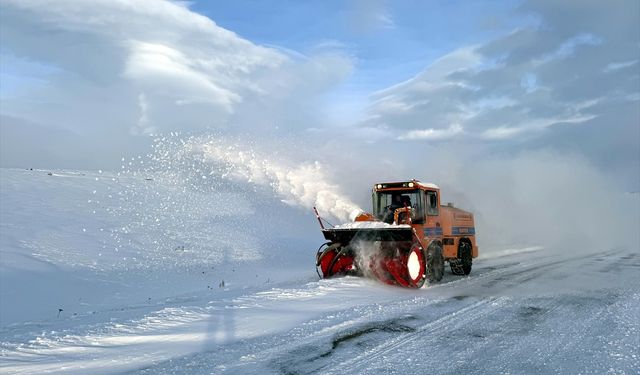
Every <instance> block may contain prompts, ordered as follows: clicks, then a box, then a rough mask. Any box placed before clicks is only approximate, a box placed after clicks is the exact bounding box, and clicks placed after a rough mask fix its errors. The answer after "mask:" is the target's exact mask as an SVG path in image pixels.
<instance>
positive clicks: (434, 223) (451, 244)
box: [372, 180, 478, 275]
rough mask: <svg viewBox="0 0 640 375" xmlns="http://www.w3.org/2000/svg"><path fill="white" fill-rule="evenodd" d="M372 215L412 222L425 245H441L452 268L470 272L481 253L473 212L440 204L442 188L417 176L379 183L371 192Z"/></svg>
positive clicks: (394, 222) (389, 220)
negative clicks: (400, 180)
mask: <svg viewBox="0 0 640 375" xmlns="http://www.w3.org/2000/svg"><path fill="white" fill-rule="evenodd" d="M372 203H373V216H374V218H375V219H376V220H380V221H383V222H386V223H387V224H392V225H403V224H408V225H411V226H412V227H413V229H414V231H415V233H416V234H417V235H418V238H419V239H420V242H421V243H422V246H423V248H425V249H426V248H428V247H429V246H431V245H432V244H436V245H438V246H440V247H441V248H442V255H443V258H444V260H445V261H447V262H449V264H450V266H451V269H452V272H453V273H455V274H464V275H468V274H469V273H470V272H471V264H472V258H476V257H477V256H478V246H477V245H476V238H475V237H476V236H475V223H474V217H473V214H472V213H470V212H467V211H464V210H461V209H459V208H456V207H454V206H453V204H447V205H444V206H443V205H441V203H440V188H439V187H438V186H437V185H435V184H431V183H422V182H420V181H417V180H411V181H404V182H386V183H378V184H375V185H374V186H373V192H372Z"/></svg>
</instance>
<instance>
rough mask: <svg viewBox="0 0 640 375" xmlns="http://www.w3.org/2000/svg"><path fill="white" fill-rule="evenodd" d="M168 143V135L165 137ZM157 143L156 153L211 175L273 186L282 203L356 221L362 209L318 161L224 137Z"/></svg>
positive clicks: (258, 185)
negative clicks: (295, 159)
mask: <svg viewBox="0 0 640 375" xmlns="http://www.w3.org/2000/svg"><path fill="white" fill-rule="evenodd" d="M164 140H165V142H166V140H167V139H166V138H164ZM161 143H162V142H160V143H157V147H156V155H157V156H158V157H161V158H167V157H174V156H175V154H174V153H176V152H177V155H178V156H177V157H178V158H180V159H184V158H186V160H189V161H192V162H194V163H201V164H202V165H203V166H202V167H203V168H206V170H207V174H208V175H209V178H213V179H215V178H223V179H227V180H230V181H233V182H237V183H247V184H250V185H253V186H257V187H269V188H270V189H271V190H272V191H273V192H274V193H276V194H277V195H278V197H279V198H280V199H281V200H282V202H284V203H286V204H288V205H291V206H298V207H302V208H306V209H311V208H312V207H314V206H315V207H317V208H318V211H319V212H320V213H321V214H329V215H331V216H332V217H334V218H336V219H338V220H341V221H353V219H354V218H355V216H357V215H358V214H359V213H360V212H362V209H361V208H360V207H359V206H358V205H357V204H355V203H353V202H352V201H351V200H349V199H348V198H347V197H346V196H345V195H344V194H343V193H342V192H341V191H340V188H339V186H338V185H336V184H334V183H332V182H331V176H330V175H329V173H328V171H327V170H326V168H325V167H324V166H323V164H322V163H320V162H318V161H313V162H302V163H294V162H291V161H290V160H287V159H286V157H283V156H281V155H279V154H278V153H277V152H275V153H267V152H266V151H259V150H258V149H257V148H256V146H253V145H250V144H245V143H242V142H239V141H233V140H229V139H225V138H221V137H214V136H201V137H190V138H188V139H186V140H181V141H179V142H178V143H173V142H172V141H170V142H169V143H168V144H171V146H170V148H174V147H175V146H178V147H179V148H178V149H176V150H173V151H171V152H168V151H167V150H166V146H167V144H161Z"/></svg>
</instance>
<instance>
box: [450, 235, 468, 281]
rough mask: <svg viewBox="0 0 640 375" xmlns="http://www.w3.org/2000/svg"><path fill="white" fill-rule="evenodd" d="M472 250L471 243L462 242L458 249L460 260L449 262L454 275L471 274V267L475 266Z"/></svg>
mask: <svg viewBox="0 0 640 375" xmlns="http://www.w3.org/2000/svg"><path fill="white" fill-rule="evenodd" d="M471 250H472V249H471V244H470V243H469V242H467V241H461V242H460V245H459V247H458V253H459V254H460V258H458V259H455V260H451V261H449V265H450V266H451V272H452V273H453V274H454V275H458V276H463V275H468V274H470V273H471V266H472V265H473V257H472V254H471Z"/></svg>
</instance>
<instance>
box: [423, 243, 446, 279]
mask: <svg viewBox="0 0 640 375" xmlns="http://www.w3.org/2000/svg"><path fill="white" fill-rule="evenodd" d="M443 275H444V258H443V256H442V246H440V245H439V244H433V245H431V246H429V250H427V278H428V279H429V282H436V281H440V280H442V276H443Z"/></svg>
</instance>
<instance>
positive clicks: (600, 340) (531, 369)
mask: <svg viewBox="0 0 640 375" xmlns="http://www.w3.org/2000/svg"><path fill="white" fill-rule="evenodd" d="M639 287H640V256H639V255H638V253H637V252H627V251H607V252H602V253H597V254H591V255H587V256H580V257H570V258H567V257H563V256H561V255H559V254H553V253H552V252H549V251H535V252H527V253H523V254H520V255H517V254H516V255H509V256H504V257H494V258H493V259H491V258H490V259H484V260H482V259H481V260H478V261H477V263H476V266H475V268H474V271H473V273H472V275H471V276H469V277H457V276H454V275H452V274H451V273H447V274H446V275H445V278H444V280H443V282H442V283H440V284H437V285H431V286H428V287H425V288H423V289H421V290H413V291H412V290H403V289H398V288H393V287H387V286H383V285H378V284H377V283H376V282H373V281H370V280H365V279H358V278H342V279H333V280H322V281H312V282H307V283H306V284H303V285H299V286H296V285H294V284H293V283H292V284H291V285H281V286H279V287H275V288H267V289H264V290H250V291H247V290H245V291H244V292H240V293H233V292H226V293H225V292H221V293H217V294H216V295H211V294H206V293H204V294H199V295H198V294H194V295H190V296H185V297H184V298H183V299H182V300H175V301H171V300H167V301H165V302H164V303H163V304H161V305H160V306H155V307H153V308H151V307H144V308H143V307H139V306H138V307H135V306H132V307H130V308H131V309H132V310H133V313H135V314H139V317H138V318H137V319H130V320H128V321H126V322H122V323H111V322H109V321H106V322H102V323H94V322H90V323H87V324H85V323H84V322H83V318H76V319H75V320H74V321H73V324H68V322H66V323H64V324H62V327H60V328H56V327H50V326H48V325H43V326H38V325H26V326H21V327H13V328H11V329H9V330H4V331H3V332H2V341H3V343H2V356H1V357H0V360H1V365H0V369H1V370H2V372H3V373H5V374H14V373H16V374H18V373H19V374H42V373H48V372H64V373H77V374H86V373H92V374H97V373H120V372H125V371H133V372H137V373H145V374H158V373H160V374H162V373H202V374H209V373H230V374H236V373H237V374H265V373H273V374H294V373H313V372H318V373H325V374H338V373H341V374H345V373H354V374H355V373H397V374H406V373H412V372H414V371H415V372H417V371H418V369H425V370H428V371H430V372H435V373H461V372H462V373H469V372H470V373H559V374H566V373H594V374H602V373H620V374H625V373H626V374H634V373H638V370H639V369H640V320H639V319H638V317H640V289H639ZM52 329H54V330H55V332H54V331H51V330H52ZM38 331H41V332H38Z"/></svg>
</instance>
